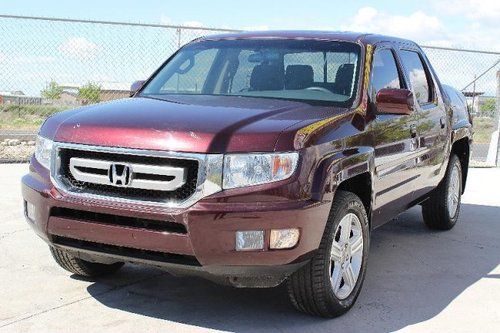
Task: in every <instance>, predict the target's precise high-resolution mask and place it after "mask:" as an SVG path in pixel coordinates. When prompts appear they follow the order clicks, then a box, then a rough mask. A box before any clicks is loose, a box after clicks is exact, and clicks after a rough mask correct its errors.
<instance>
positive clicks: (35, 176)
mask: <svg viewBox="0 0 500 333" xmlns="http://www.w3.org/2000/svg"><path fill="white" fill-rule="evenodd" d="M275 190H276V191H279V188H277V189H275ZM22 193H23V198H24V200H25V202H29V203H31V204H33V205H34V207H35V215H34V218H33V219H30V218H27V220H28V223H29V224H30V225H31V226H32V227H33V229H34V230H35V232H36V233H37V234H38V235H39V236H40V237H42V238H43V239H44V240H45V241H46V242H47V243H49V245H51V246H56V247H61V248H65V249H67V250H70V251H73V252H74V253H75V254H76V255H77V256H79V257H82V259H86V260H90V261H96V262H113V261H131V262H138V263H145V264H148V265H154V266H160V267H163V268H165V269H167V270H169V271H172V272H174V273H178V274H196V275H202V276H205V277H207V278H212V279H213V280H220V279H223V280H224V281H226V282H229V283H231V284H233V285H236V286H271V285H276V284H278V283H279V282H281V281H282V280H283V279H284V278H285V277H286V276H288V275H289V274H291V273H292V272H294V271H295V270H297V269H298V268H299V267H300V266H301V265H303V264H304V263H306V262H307V261H308V259H309V258H310V257H311V256H312V255H313V254H314V252H315V250H316V249H317V248H318V247H319V244H320V241H321V237H322V235H323V230H324V227H325V223H326V220H327V216H328V213H329V209H330V205H329V204H328V202H315V201H312V200H281V201H280V200H278V201H265V202H241V200H229V199H230V198H229V199H228V198H227V197H226V198H225V199H224V200H219V201H218V200H210V198H206V199H204V200H201V201H198V202H197V203H195V204H194V205H192V206H191V207H189V208H182V209H172V208H161V207H151V206H143V205H140V204H123V203H120V202H117V201H116V200H115V201H111V200H110V201H106V200H94V199H82V198H76V197H72V196H70V195H67V194H62V193H60V192H59V191H58V190H57V189H56V188H55V187H54V186H53V184H52V183H51V181H50V177H49V175H48V171H47V170H45V169H44V168H43V167H41V166H40V165H39V164H38V163H37V162H36V161H35V160H32V163H31V166H30V173H29V174H28V175H26V176H24V177H23V179H22ZM239 199H241V198H239ZM237 201H240V202H237ZM243 201H244V200H243ZM61 208H62V209H67V210H71V211H73V212H78V211H87V212H88V211H90V212H94V213H100V214H104V215H103V216H111V215H118V216H125V217H133V218H141V219H144V218H146V219H152V220H157V221H170V222H171V223H177V224H179V225H183V226H184V228H185V232H184V233H178V232H168V231H159V230H153V229H148V228H137V227H134V226H124V225H115V224H109V223H100V222H96V221H90V220H87V219H86V218H85V217H79V216H78V214H76V215H74V214H73V215H72V216H69V217H68V216H64V215H63V216H61V215H55V214H54V213H53V212H54V211H55V210H57V209H61ZM282 228H299V229H300V235H301V236H300V239H299V242H298V244H297V245H296V246H295V247H294V248H292V249H287V250H271V249H269V247H268V244H269V231H270V230H271V229H282ZM237 230H240V231H241V230H264V231H265V244H266V246H265V248H264V250H261V251H245V252H239V251H236V250H235V232H236V231H237ZM218 282H222V281H218Z"/></svg>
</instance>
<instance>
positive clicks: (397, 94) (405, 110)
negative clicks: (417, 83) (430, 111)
mask: <svg viewBox="0 0 500 333" xmlns="http://www.w3.org/2000/svg"><path fill="white" fill-rule="evenodd" d="M413 103H414V102H413V93H412V92H411V91H410V90H408V89H380V90H379V91H378V93H377V97H376V101H375V104H376V105H377V113H378V114H400V115H409V114H411V112H412V111H413V108H414V104H413Z"/></svg>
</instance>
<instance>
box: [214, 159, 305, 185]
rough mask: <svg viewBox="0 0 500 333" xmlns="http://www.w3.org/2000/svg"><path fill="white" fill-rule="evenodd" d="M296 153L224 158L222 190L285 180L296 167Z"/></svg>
mask: <svg viewBox="0 0 500 333" xmlns="http://www.w3.org/2000/svg"><path fill="white" fill-rule="evenodd" d="M298 159H299V154H298V153H281V154H229V155H225V156H224V180H223V185H222V187H223V188H224V189H229V188H236V187H243V186H251V185H259V184H266V183H271V182H276V181H279V180H283V179H287V178H288V177H290V176H291V175H292V173H293V172H294V171H295V168H296V167H297V161H298Z"/></svg>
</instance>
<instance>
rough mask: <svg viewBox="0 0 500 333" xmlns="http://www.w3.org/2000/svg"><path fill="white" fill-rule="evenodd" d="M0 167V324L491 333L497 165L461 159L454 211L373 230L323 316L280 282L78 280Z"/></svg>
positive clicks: (499, 283) (497, 287)
mask: <svg viewBox="0 0 500 333" xmlns="http://www.w3.org/2000/svg"><path fill="white" fill-rule="evenodd" d="M26 172H27V165H25V164H22V165H18V164H6V165H5V164H4V165H0V175H1V176H0V208H1V209H0V281H1V283H0V332H18V331H23V332H46V331H57V332H70V331H71V332H76V331H84V332H86V331H93V332H96V331H97V332H102V331H110V332H142V331H153V332H156V331H162V332H184V331H186V332H187V331H189V332H191V331H210V330H216V331H237V332H250V331H283V332H336V331H337V332H338V331H343V332H360V331H367V332H387V331H395V330H403V331H406V332H413V331H418V332H443V331H452V332H477V331H480V332H481V333H485V332H499V331H500V266H499V264H500V196H499V195H498V189H499V188H500V169H472V170H471V172H470V177H469V184H468V189H467V191H466V195H465V196H464V198H463V206H462V214H461V217H460V221H459V223H458V224H457V226H456V227H455V228H454V229H453V230H451V231H449V232H431V231H429V230H427V229H426V228H425V226H424V225H423V222H422V219H421V214H420V208H419V207H416V208H413V209H412V210H410V211H409V212H406V213H404V214H402V215H401V216H400V217H399V218H398V219H396V220H395V221H392V222H390V223H389V224H387V225H385V226H384V227H382V228H380V229H377V230H375V231H374V232H373V234H372V242H371V250H370V259H369V260H370V261H369V266H368V272H367V277H366V281H365V284H364V286H363V290H362V292H361V295H360V297H359V299H358V301H357V303H356V305H355V306H354V308H353V309H352V310H351V311H350V312H349V313H348V314H346V315H344V316H342V317H340V318H337V319H332V320H324V319H320V318H314V317H309V316H307V315H303V314H300V313H298V312H295V310H294V309H293V308H292V307H291V306H290V305H289V303H288V299H287V296H286V294H285V290H284V288H282V287H279V288H274V289H262V290H252V289H244V290H242V289H233V288H229V287H223V286H218V285H215V284H213V283H211V282H208V281H204V280H201V279H198V278H177V277H173V276H170V275H169V274H167V273H165V272H162V271H160V270H157V269H152V268H146V267H141V266H135V265H126V266H125V267H124V268H123V269H122V270H121V271H120V272H119V273H118V274H117V275H115V276H114V279H110V278H106V279H102V280H99V281H97V282H92V281H85V280H82V279H79V278H77V277H74V276H71V274H69V273H67V272H65V271H64V270H62V269H60V268H59V267H58V266H57V265H56V264H55V263H54V262H53V260H52V258H51V257H50V254H49V251H48V248H47V246H46V244H45V243H44V242H43V241H42V240H40V239H38V238H37V237H36V236H35V235H34V233H33V232H32V231H31V230H30V228H29V227H28V225H27V224H26V223H25V222H24V220H23V217H22V212H21V194H20V186H19V183H20V177H21V176H22V175H23V174H24V173H26Z"/></svg>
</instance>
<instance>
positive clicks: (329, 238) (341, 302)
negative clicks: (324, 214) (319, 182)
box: [288, 191, 369, 318]
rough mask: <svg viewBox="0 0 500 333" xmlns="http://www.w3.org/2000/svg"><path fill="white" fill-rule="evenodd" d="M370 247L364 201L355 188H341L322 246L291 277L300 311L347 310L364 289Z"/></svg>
mask: <svg viewBox="0 0 500 333" xmlns="http://www.w3.org/2000/svg"><path fill="white" fill-rule="evenodd" d="M368 249H369V226H368V217H367V215H366V211H365V208H364V206H363V203H362V202H361V200H360V199H359V197H358V196H356V195H355V194H353V193H351V192H345V191H337V193H336V194H335V198H334V200H333V204H332V208H331V211H330V215H329V217H328V221H327V224H326V227H325V232H324V234H323V238H322V240H321V243H320V246H319V249H318V250H317V252H316V254H315V255H314V257H313V258H312V259H311V261H310V262H309V263H308V264H307V265H305V266H304V267H302V268H300V269H299V270H298V271H297V272H295V273H293V274H292V276H290V278H289V279H288V294H289V297H290V300H291V302H292V304H293V305H294V306H295V307H296V308H297V309H298V310H299V311H302V312H305V313H308V314H311V315H316V316H321V317H326V318H332V317H337V316H340V315H342V314H344V313H345V312H347V311H348V310H349V309H350V308H351V307H352V306H353V304H354V302H355V301H356V298H357V297H358V295H359V292H360V291H361V286H362V284H363V280H364V277H365V273H366V263H367V259H368Z"/></svg>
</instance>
